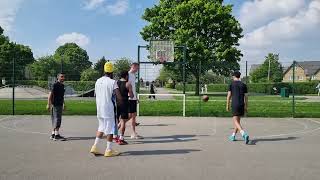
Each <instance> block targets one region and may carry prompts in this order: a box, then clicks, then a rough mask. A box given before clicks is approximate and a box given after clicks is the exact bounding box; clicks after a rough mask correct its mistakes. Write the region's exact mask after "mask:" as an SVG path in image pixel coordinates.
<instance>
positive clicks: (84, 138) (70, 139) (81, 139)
mask: <svg viewBox="0 0 320 180" xmlns="http://www.w3.org/2000/svg"><path fill="white" fill-rule="evenodd" d="M92 139H96V137H95V136H93V137H67V140H68V141H85V140H92Z"/></svg>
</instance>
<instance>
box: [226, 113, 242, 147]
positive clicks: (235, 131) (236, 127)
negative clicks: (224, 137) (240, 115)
mask: <svg viewBox="0 0 320 180" xmlns="http://www.w3.org/2000/svg"><path fill="white" fill-rule="evenodd" d="M232 120H233V126H234V129H233V132H232V134H231V136H229V140H230V141H236V134H237V132H238V130H239V129H238V125H237V123H236V122H237V116H233V117H232ZM240 127H241V125H240Z"/></svg>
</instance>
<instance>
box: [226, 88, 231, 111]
mask: <svg viewBox="0 0 320 180" xmlns="http://www.w3.org/2000/svg"><path fill="white" fill-rule="evenodd" d="M230 101H231V91H228V95H227V107H226V110H227V111H230Z"/></svg>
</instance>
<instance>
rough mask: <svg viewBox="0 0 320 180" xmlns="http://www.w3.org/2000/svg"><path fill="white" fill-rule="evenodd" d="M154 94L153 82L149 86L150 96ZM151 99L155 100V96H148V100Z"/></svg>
mask: <svg viewBox="0 0 320 180" xmlns="http://www.w3.org/2000/svg"><path fill="white" fill-rule="evenodd" d="M155 93H156V89H155V83H154V81H152V82H151V84H150V94H155ZM152 98H153V99H156V96H154V95H151V96H149V99H152Z"/></svg>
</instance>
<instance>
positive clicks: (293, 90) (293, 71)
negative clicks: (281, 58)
mask: <svg viewBox="0 0 320 180" xmlns="http://www.w3.org/2000/svg"><path fill="white" fill-rule="evenodd" d="M292 68H293V70H292V75H293V78H292V117H294V115H295V111H296V110H295V94H294V93H295V84H294V83H295V71H296V61H293V65H292Z"/></svg>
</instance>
